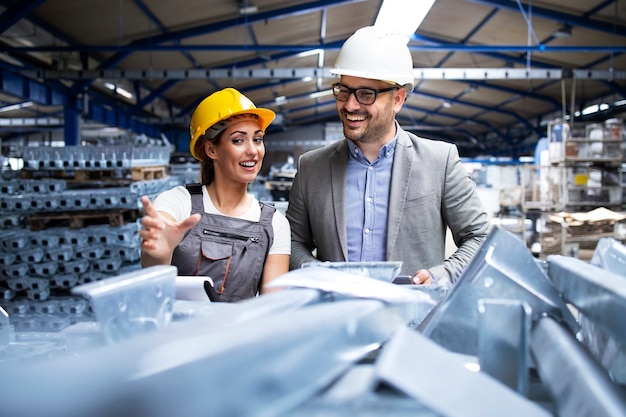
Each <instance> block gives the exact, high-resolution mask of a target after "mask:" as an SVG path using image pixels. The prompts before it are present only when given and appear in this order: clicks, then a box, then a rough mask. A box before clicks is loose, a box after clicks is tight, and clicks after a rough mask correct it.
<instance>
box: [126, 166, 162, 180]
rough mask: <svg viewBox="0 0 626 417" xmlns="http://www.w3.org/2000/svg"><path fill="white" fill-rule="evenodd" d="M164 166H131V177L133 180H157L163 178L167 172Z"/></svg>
mask: <svg viewBox="0 0 626 417" xmlns="http://www.w3.org/2000/svg"><path fill="white" fill-rule="evenodd" d="M165 168H166V167H164V166H152V167H133V168H131V169H130V173H131V178H132V180H133V181H146V180H158V179H161V178H165V177H166V176H167V173H166V172H165Z"/></svg>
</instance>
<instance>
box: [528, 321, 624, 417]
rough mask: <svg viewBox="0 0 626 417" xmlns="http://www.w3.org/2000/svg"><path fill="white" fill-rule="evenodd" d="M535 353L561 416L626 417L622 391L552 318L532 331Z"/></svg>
mask: <svg viewBox="0 0 626 417" xmlns="http://www.w3.org/2000/svg"><path fill="white" fill-rule="evenodd" d="M532 353H533V356H534V358H535V362H536V364H537V370H538V371H539V375H540V377H541V380H542V381H543V382H544V384H545V385H546V386H547V388H548V390H549V391H550V393H551V394H552V396H553V398H554V401H555V403H556V405H557V408H558V413H557V414H558V415H560V416H568V417H579V416H580V417H583V416H594V417H623V416H625V415H626V400H624V397H623V392H622V391H621V390H620V388H618V386H617V385H615V384H613V383H612V381H611V380H610V379H609V377H608V375H607V373H606V372H605V371H604V370H603V369H602V368H601V367H600V366H599V364H598V363H597V362H595V361H594V359H593V358H592V357H591V356H590V355H589V354H588V352H587V351H585V350H584V348H583V346H582V345H581V344H580V343H579V342H578V341H577V340H576V339H575V338H574V337H573V335H572V334H571V333H569V332H568V331H567V330H566V329H565V328H563V327H562V326H560V325H559V324H558V323H557V322H555V321H554V320H552V319H550V318H549V317H545V318H543V319H541V320H540V321H539V322H538V323H537V324H536V325H535V327H534V329H533V333H532Z"/></svg>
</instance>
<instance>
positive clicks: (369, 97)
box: [332, 83, 398, 104]
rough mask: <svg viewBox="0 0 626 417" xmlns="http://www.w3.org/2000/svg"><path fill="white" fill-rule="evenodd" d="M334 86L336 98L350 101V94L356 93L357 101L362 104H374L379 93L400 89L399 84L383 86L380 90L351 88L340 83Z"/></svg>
mask: <svg viewBox="0 0 626 417" xmlns="http://www.w3.org/2000/svg"><path fill="white" fill-rule="evenodd" d="M332 87H333V95H334V96H335V100H337V101H348V99H349V98H350V94H354V97H355V98H356V101H358V102H359V103H360V104H374V102H375V101H376V97H377V96H378V94H380V93H386V92H387V91H392V90H397V89H398V87H397V86H395V87H390V88H381V89H378V90H376V89H374V88H350V87H346V86H345V85H342V84H339V83H335V84H333V85H332Z"/></svg>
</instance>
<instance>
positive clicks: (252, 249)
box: [139, 88, 291, 302]
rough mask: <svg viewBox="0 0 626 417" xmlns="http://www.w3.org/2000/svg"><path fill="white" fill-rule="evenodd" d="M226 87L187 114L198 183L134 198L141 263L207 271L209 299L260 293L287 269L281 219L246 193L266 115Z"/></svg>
mask: <svg viewBox="0 0 626 417" xmlns="http://www.w3.org/2000/svg"><path fill="white" fill-rule="evenodd" d="M274 117H275V114H274V112H273V111H271V110H269V109H263V108H257V107H256V106H255V105H254V104H253V103H252V101H250V100H249V99H248V98H247V97H246V96H244V95H243V94H241V93H240V92H239V91H237V90H235V89H233V88H225V89H223V90H220V91H217V92H215V93H213V94H211V95H210V96H208V97H207V98H205V99H204V100H203V101H202V102H201V103H200V104H199V105H198V107H197V108H196V110H195V111H194V113H193V115H192V117H191V124H190V130H191V132H190V133H191V142H190V144H189V149H190V151H191V154H192V155H193V156H194V157H195V158H196V159H198V160H200V161H201V163H202V168H201V175H200V176H201V183H200V184H187V185H186V186H182V185H181V186H177V187H175V188H173V189H171V190H168V191H166V192H164V193H161V194H160V195H159V196H158V197H157V198H156V199H155V201H154V203H152V202H150V200H149V199H148V198H147V197H145V196H144V197H142V204H143V206H144V210H145V217H143V218H142V221H141V222H142V226H143V228H142V230H141V231H140V232H139V235H140V237H141V239H142V245H141V263H142V265H143V266H144V267H147V266H154V265H169V264H171V265H174V266H176V267H177V268H178V275H179V276H208V277H210V278H211V279H212V280H213V283H214V285H213V286H206V285H205V289H206V291H207V294H208V295H209V298H211V299H212V300H213V301H226V302H233V301H239V300H243V299H246V298H251V297H254V296H255V295H257V294H258V293H263V292H264V289H263V285H264V284H266V283H267V282H269V281H271V280H272V279H274V278H276V277H277V276H279V275H282V274H284V273H286V272H287V271H288V268H289V256H290V252H291V237H290V233H291V232H290V227H289V222H287V219H286V218H285V216H283V215H282V214H281V213H280V212H279V211H277V210H276V209H275V208H274V207H273V206H271V205H268V204H265V203H261V202H259V201H257V200H256V199H255V198H254V197H252V196H251V195H249V194H248V193H247V187H248V184H249V183H251V182H252V181H254V179H255V178H256V176H257V174H258V173H259V171H260V170H261V164H262V162H263V157H264V156H265V145H264V144H263V136H264V134H265V130H266V128H267V127H268V126H269V125H270V123H271V122H272V121H273V120H274Z"/></svg>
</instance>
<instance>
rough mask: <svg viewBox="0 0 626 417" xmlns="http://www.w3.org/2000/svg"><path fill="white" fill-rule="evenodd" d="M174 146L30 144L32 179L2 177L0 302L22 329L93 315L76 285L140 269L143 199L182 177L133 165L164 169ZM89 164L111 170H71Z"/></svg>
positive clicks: (58, 325) (43, 328) (27, 156)
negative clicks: (142, 172)
mask: <svg viewBox="0 0 626 417" xmlns="http://www.w3.org/2000/svg"><path fill="white" fill-rule="evenodd" d="M169 152H170V149H169V147H164V146H153V147H133V146H98V147H96V146H74V147H72V146H69V147H59V148H57V147H27V148H25V149H24V151H23V158H24V164H25V168H24V170H23V171H22V173H21V174H23V175H22V177H27V178H22V177H20V178H10V179H9V178H6V179H4V180H1V181H0V266H1V270H0V306H2V307H4V308H5V310H6V311H7V312H8V313H9V315H10V323H11V326H12V327H13V328H15V330H16V331H18V332H50V331H52V332H58V331H60V330H62V329H64V328H66V327H68V326H71V325H72V324H74V323H76V322H82V321H89V320H91V321H93V319H94V316H93V312H92V311H91V310H90V308H89V304H88V303H85V299H84V298H83V297H78V296H70V295H69V292H70V291H71V289H72V288H74V287H75V286H79V285H82V284H86V283H88V282H94V281H100V280H103V279H105V278H111V277H113V276H117V275H119V274H122V273H124V272H127V271H132V270H136V269H139V267H140V265H139V258H140V246H139V245H140V241H139V238H138V228H139V224H138V223H137V222H138V216H139V215H140V208H141V204H140V201H139V200H140V197H141V196H143V195H147V196H149V197H151V198H154V196H156V195H157V194H159V193H160V192H162V191H164V190H167V189H170V188H172V187H173V186H175V185H178V184H180V183H181V179H180V178H179V177H175V176H166V177H164V178H160V179H152V180H132V179H131V178H130V177H129V175H127V174H128V169H131V168H134V167H152V166H162V167H163V171H164V170H165V167H166V166H167V164H168V163H169ZM83 170H89V171H93V172H102V173H106V175H103V176H102V178H104V179H105V180H106V181H100V180H92V179H90V178H88V177H81V179H80V180H79V179H78V178H77V177H75V176H74V175H73V173H76V172H79V171H83ZM38 176H41V178H36V177H38ZM94 177H96V178H98V177H97V176H94ZM118 177H119V178H118ZM109 180H111V181H109Z"/></svg>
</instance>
